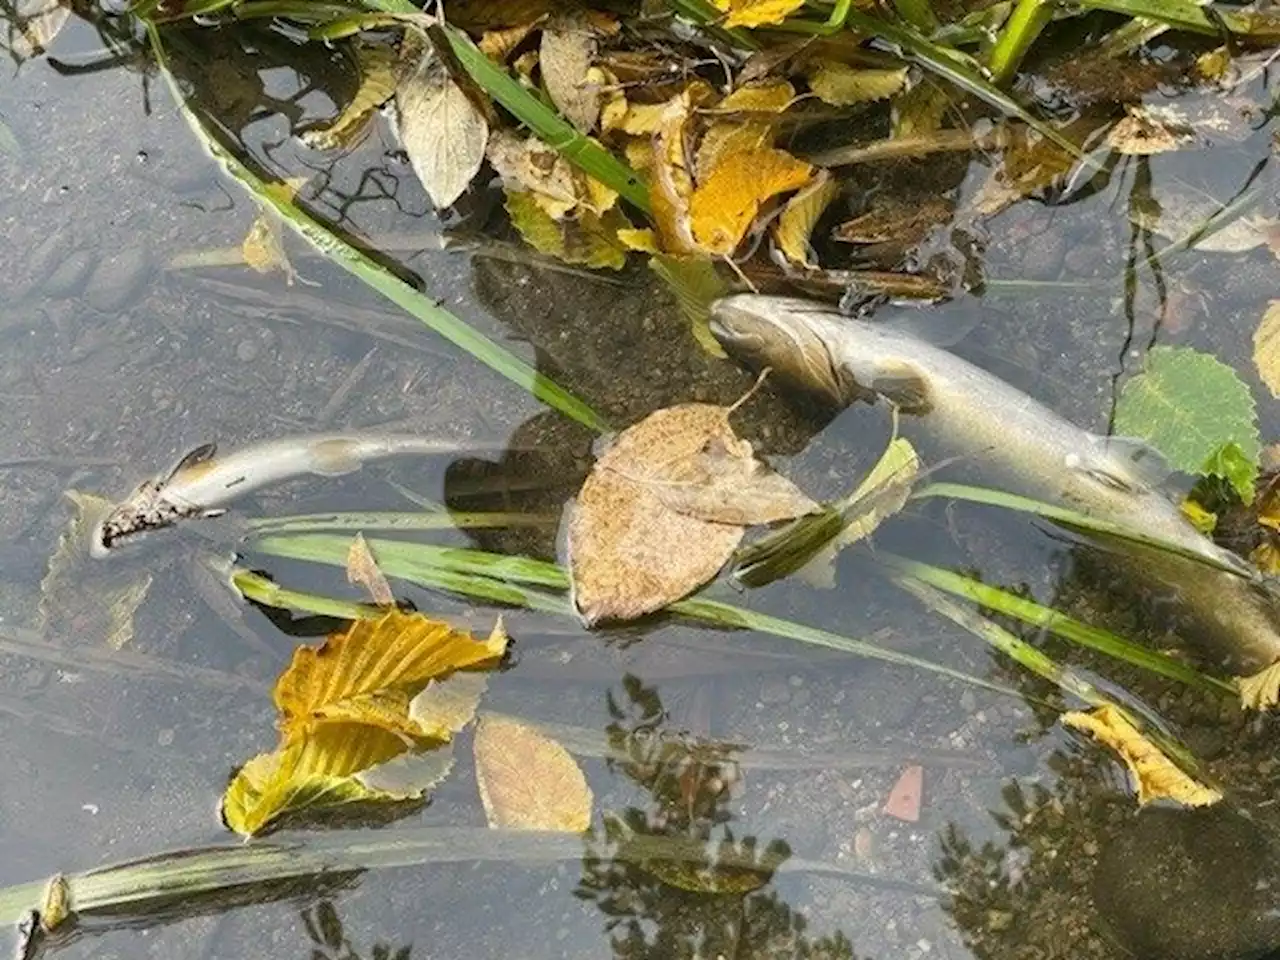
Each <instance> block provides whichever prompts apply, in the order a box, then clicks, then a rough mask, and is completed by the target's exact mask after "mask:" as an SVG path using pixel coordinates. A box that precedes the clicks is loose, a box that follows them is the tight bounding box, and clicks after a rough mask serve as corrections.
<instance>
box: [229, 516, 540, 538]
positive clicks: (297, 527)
mask: <svg viewBox="0 0 1280 960" xmlns="http://www.w3.org/2000/svg"><path fill="white" fill-rule="evenodd" d="M558 522H559V517H558V516H557V515H556V514H551V513H464V512H458V513H449V512H447V511H443V510H441V511H437V512H425V511H415V512H413V513H396V512H392V511H371V512H366V513H299V514H294V515H292V516H284V517H257V518H254V519H252V520H250V521H249V523H248V526H249V531H250V532H251V533H253V534H254V535H255V536H260V537H261V536H266V535H267V534H269V533H316V532H318V531H321V530H351V531H358V530H360V531H366V532H367V531H370V530H487V529H515V528H523V527H548V526H555V525H556V524H557V523H558Z"/></svg>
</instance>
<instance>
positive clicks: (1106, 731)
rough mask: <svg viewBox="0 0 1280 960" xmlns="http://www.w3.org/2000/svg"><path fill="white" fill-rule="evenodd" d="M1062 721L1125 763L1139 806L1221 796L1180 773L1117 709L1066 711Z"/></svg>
mask: <svg viewBox="0 0 1280 960" xmlns="http://www.w3.org/2000/svg"><path fill="white" fill-rule="evenodd" d="M1062 722H1063V723H1065V724H1066V725H1067V726H1070V727H1075V728H1076V729H1077V730H1082V731H1084V732H1085V733H1088V734H1089V735H1090V736H1092V737H1093V738H1094V739H1095V740H1097V741H1098V742H1099V743H1101V744H1103V745H1104V746H1107V747H1109V748H1111V750H1113V751H1114V752H1115V753H1116V754H1117V755H1119V757H1120V759H1122V760H1123V761H1124V762H1125V765H1126V766H1127V767H1128V768H1129V772H1130V773H1131V774H1132V775H1133V779H1134V783H1135V784H1136V786H1137V790H1138V804H1139V805H1140V806H1145V805H1146V804H1148V803H1150V802H1151V801H1152V800H1159V799H1169V800H1173V801H1175V802H1177V803H1181V804H1183V805H1184V806H1190V807H1203V806H1208V805H1210V804H1213V803H1217V802H1218V801H1219V800H1221V799H1222V794H1221V793H1219V792H1218V791H1217V790H1214V789H1212V788H1210V787H1206V786H1204V785H1203V784H1201V783H1198V782H1197V781H1195V780H1193V779H1192V778H1191V777H1189V776H1187V775H1186V774H1185V773H1183V772H1182V771H1181V770H1180V769H1178V767H1177V766H1176V765H1175V764H1174V763H1173V761H1171V760H1170V759H1169V758H1168V757H1166V756H1165V755H1164V754H1163V753H1162V752H1161V751H1160V749H1159V748H1158V747H1156V746H1155V744H1153V743H1151V741H1149V740H1148V739H1147V738H1146V737H1144V736H1143V735H1142V734H1141V733H1140V732H1139V731H1138V729H1137V728H1136V727H1135V726H1134V725H1133V724H1132V723H1131V722H1130V721H1129V719H1128V717H1126V716H1125V715H1124V713H1123V712H1122V711H1121V710H1119V709H1118V708H1116V707H1114V706H1111V705H1110V704H1106V705H1103V706H1100V707H1094V708H1093V709H1092V710H1090V711H1088V712H1087V713H1083V712H1080V711H1074V710H1073V711H1069V712H1067V713H1064V714H1063V715H1062Z"/></svg>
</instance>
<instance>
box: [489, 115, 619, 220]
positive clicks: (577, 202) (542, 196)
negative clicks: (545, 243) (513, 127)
mask: <svg viewBox="0 0 1280 960" xmlns="http://www.w3.org/2000/svg"><path fill="white" fill-rule="evenodd" d="M488 154H489V162H490V163H491V164H492V165H493V169H494V170H496V171H497V173H498V175H499V176H500V177H502V183H503V186H504V187H505V188H506V189H507V191H508V192H509V193H510V192H512V191H522V192H526V193H529V194H530V195H531V198H532V199H533V200H534V201H536V202H537V204H538V206H539V207H540V208H541V209H542V210H543V212H544V213H546V214H547V216H549V217H551V218H552V219H553V220H563V219H564V218H566V217H569V216H578V215H580V214H582V213H592V214H595V215H597V216H601V215H603V214H605V213H607V212H609V211H610V210H612V209H613V208H614V206H615V205H616V204H617V202H618V194H617V193H616V192H614V191H613V190H611V189H610V188H609V187H606V186H605V185H604V184H603V183H601V182H600V181H599V180H596V179H594V178H593V177H589V176H587V175H586V174H585V173H583V172H582V171H581V170H579V169H578V168H577V167H575V166H574V165H573V164H571V163H569V161H568V160H566V159H565V158H564V157H563V156H562V155H561V154H560V152H559V151H557V150H553V149H552V148H551V147H549V146H547V145H546V144H545V143H543V142H542V141H541V140H539V139H537V138H536V137H520V136H518V135H516V134H514V133H510V132H508V131H499V132H497V133H495V134H494V135H493V137H492V139H491V140H490V143H489V151H488Z"/></svg>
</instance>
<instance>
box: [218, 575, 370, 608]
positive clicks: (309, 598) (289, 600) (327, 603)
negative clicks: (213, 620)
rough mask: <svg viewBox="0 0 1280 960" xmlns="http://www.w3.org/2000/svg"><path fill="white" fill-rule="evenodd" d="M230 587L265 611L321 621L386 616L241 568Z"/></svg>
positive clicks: (364, 606) (232, 576)
mask: <svg viewBox="0 0 1280 960" xmlns="http://www.w3.org/2000/svg"><path fill="white" fill-rule="evenodd" d="M231 585H232V586H233V587H235V588H236V590H238V591H239V592H240V596H242V597H244V598H245V599H246V600H253V601H254V602H256V603H260V604H262V605H263V606H266V607H279V608H280V609H284V610H299V611H301V612H303V613H313V614H316V615H318V616H322V617H337V618H338V619H340V620H370V619H376V618H378V617H381V616H382V615H383V614H384V613H386V611H385V610H383V609H381V608H379V607H377V606H375V605H373V604H369V603H355V602H353V601H350V600H338V599H335V598H333V597H325V596H321V595H320V594H318V593H305V592H303V591H301V590H290V589H288V588H287V587H282V586H280V585H279V584H278V583H276V582H275V581H274V580H268V579H267V578H266V577H264V576H261V575H260V574H257V573H254V572H253V571H252V570H244V569H241V568H238V567H237V568H234V569H233V570H232V571H231Z"/></svg>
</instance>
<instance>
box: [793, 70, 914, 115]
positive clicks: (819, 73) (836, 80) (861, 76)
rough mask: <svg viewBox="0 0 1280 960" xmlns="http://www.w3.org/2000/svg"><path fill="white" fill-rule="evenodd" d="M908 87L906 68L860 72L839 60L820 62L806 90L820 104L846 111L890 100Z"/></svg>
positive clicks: (810, 77)
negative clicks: (816, 97) (848, 108)
mask: <svg viewBox="0 0 1280 960" xmlns="http://www.w3.org/2000/svg"><path fill="white" fill-rule="evenodd" d="M906 83H907V68H906V67H898V68H896V69H891V70H883V69H859V68H858V67H851V66H849V65H848V64H847V63H840V62H839V61H838V60H819V61H817V63H816V65H815V67H814V70H813V72H812V73H811V74H810V75H809V89H811V90H812V91H813V92H814V93H815V94H817V96H818V99H820V100H821V101H822V102H823V103H829V104H831V105H832V106H834V107H847V106H850V105H851V104H855V103H868V102H870V101H872V100H884V99H885V98H886V97H892V96H893V95H894V94H895V93H897V92H898V91H899V90H901V89H902V88H903V87H904V86H906Z"/></svg>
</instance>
